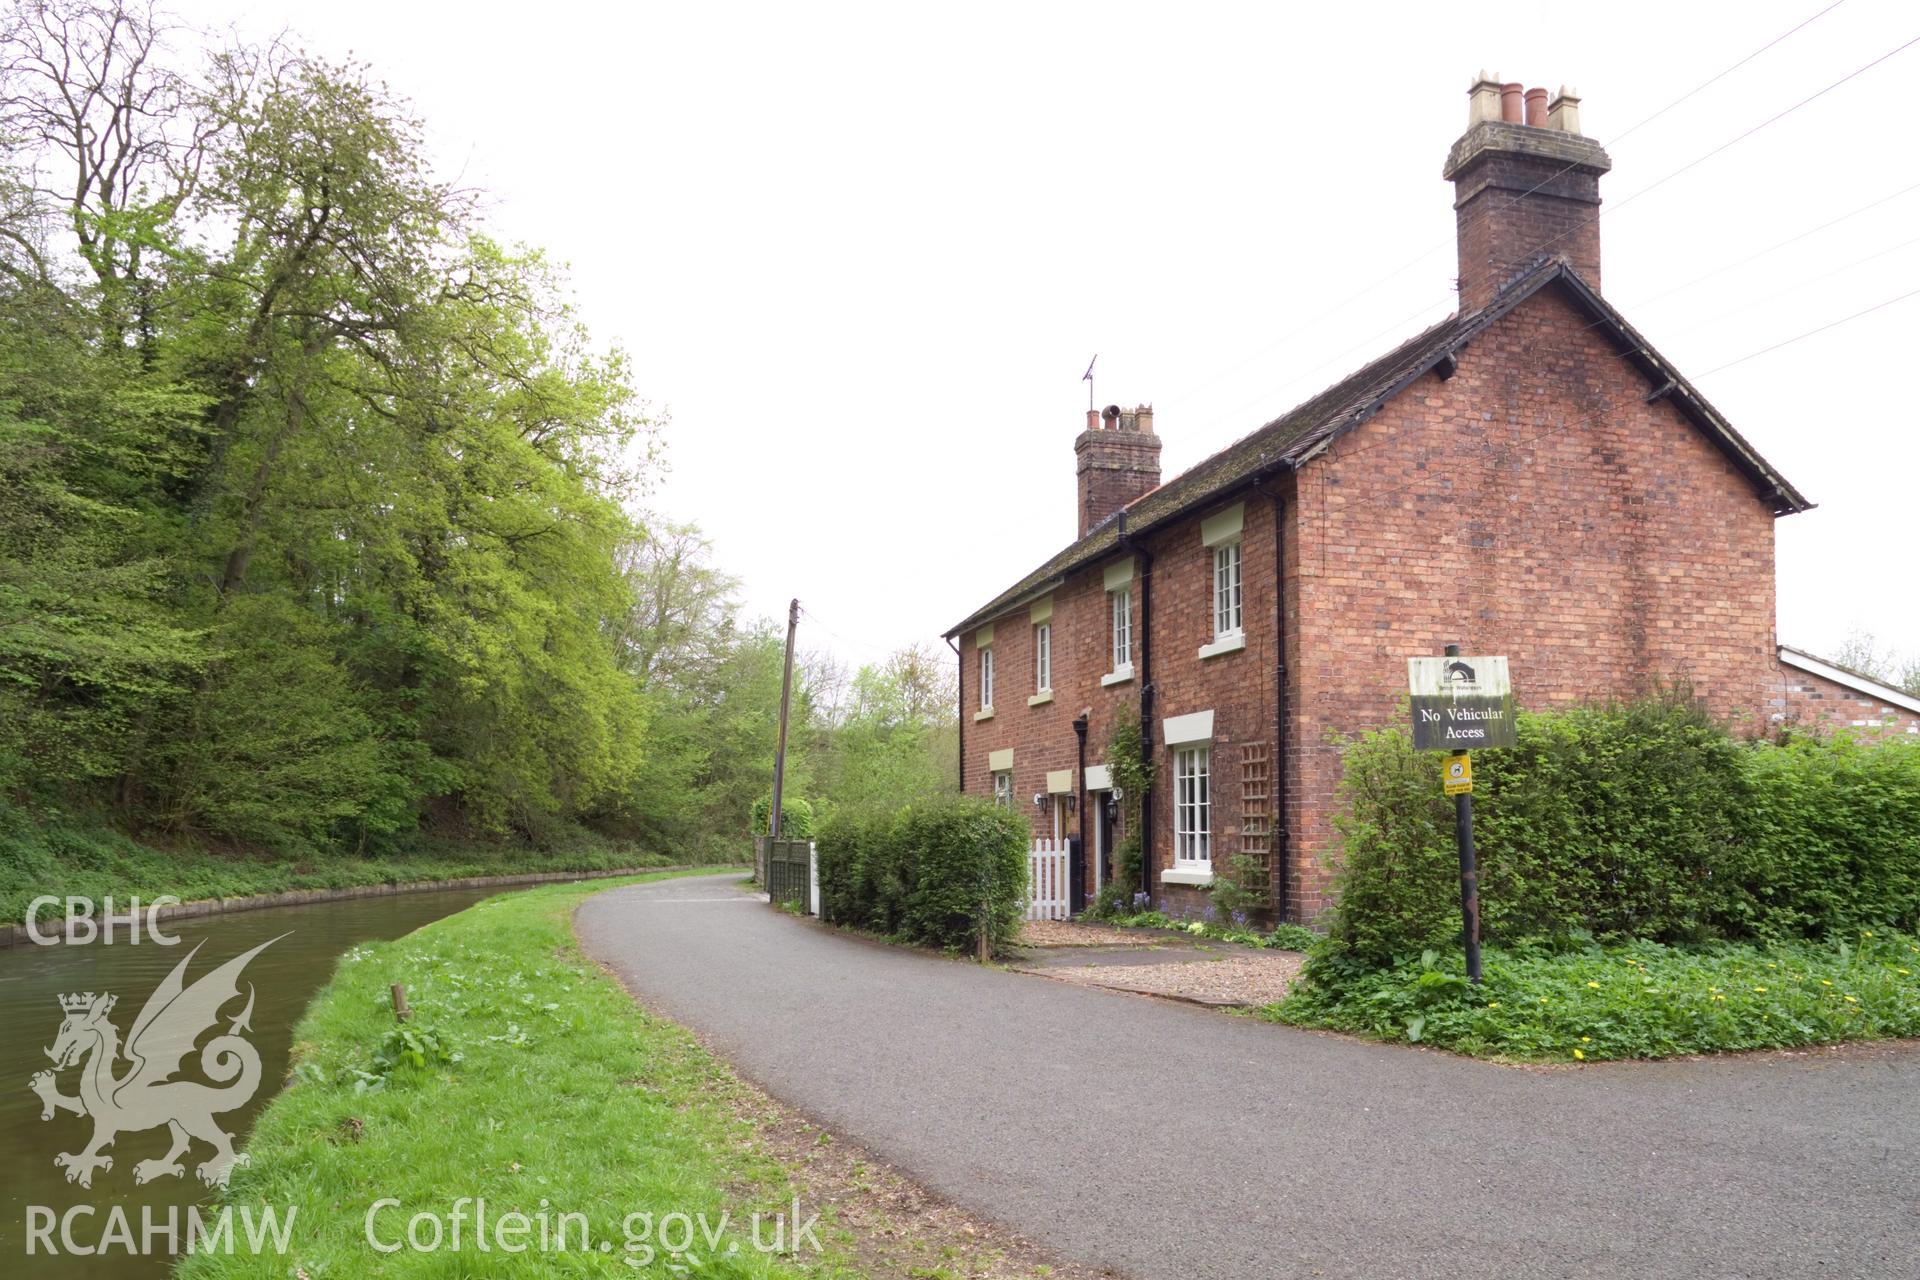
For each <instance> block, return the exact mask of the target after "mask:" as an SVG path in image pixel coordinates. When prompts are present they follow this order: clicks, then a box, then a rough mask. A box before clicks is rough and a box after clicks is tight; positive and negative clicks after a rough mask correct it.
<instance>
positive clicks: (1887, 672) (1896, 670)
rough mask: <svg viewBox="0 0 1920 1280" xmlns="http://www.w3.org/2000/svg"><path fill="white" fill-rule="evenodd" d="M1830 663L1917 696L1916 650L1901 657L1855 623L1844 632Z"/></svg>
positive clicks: (1919, 658) (1918, 666)
mask: <svg viewBox="0 0 1920 1280" xmlns="http://www.w3.org/2000/svg"><path fill="white" fill-rule="evenodd" d="M1833 663H1834V665H1835V666H1838V667H1845V668H1846V669H1847V670H1849V671H1852V672H1856V673H1858V674H1860V675H1863V676H1867V677H1868V678H1870V679H1874V680H1879V681H1882V682H1883V683H1886V684H1890V685H1893V686H1894V687H1895V688H1898V689H1904V690H1906V691H1907V692H1908V693H1911V694H1913V695H1914V696H1915V697H1920V654H1913V655H1910V656H1904V657H1903V656H1902V655H1901V653H1900V652H1899V651H1898V650H1896V649H1893V648H1883V647H1882V646H1881V644H1880V642H1879V641H1878V640H1877V639H1875V638H1874V635H1873V633H1872V632H1870V631H1862V630H1860V629H1859V628H1857V627H1856V628H1855V629H1854V630H1852V631H1850V632H1848V633H1847V638H1846V640H1845V642H1844V643H1842V644H1841V646H1840V649H1839V651H1838V652H1837V653H1835V654H1834V657H1833Z"/></svg>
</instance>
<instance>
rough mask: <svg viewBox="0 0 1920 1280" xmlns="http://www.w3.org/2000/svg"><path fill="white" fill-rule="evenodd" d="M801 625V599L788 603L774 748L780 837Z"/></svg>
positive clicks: (775, 833)
mask: <svg viewBox="0 0 1920 1280" xmlns="http://www.w3.org/2000/svg"><path fill="white" fill-rule="evenodd" d="M799 625H800V601H799V600H798V599H795V600H794V601H793V602H792V603H790V604H788V605H787V665H786V669H785V670H784V671H782V672H781V674H780V744H779V745H778V746H777V747H775V748H774V749H773V830H772V831H771V832H770V833H769V834H770V835H772V837H773V838H774V839H775V840H778V839H779V838H780V791H781V788H782V786H783V785H784V784H785V783H786V780H787V711H788V709H789V707H790V706H791V705H792V702H793V633H794V630H795V629H796V628H797V627H799Z"/></svg>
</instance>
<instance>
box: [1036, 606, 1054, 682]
mask: <svg viewBox="0 0 1920 1280" xmlns="http://www.w3.org/2000/svg"><path fill="white" fill-rule="evenodd" d="M1052 688H1053V624H1052V623H1051V622H1043V623H1041V624H1040V625H1039V626H1037V627H1035V628H1034V629H1033V689H1034V692H1035V693H1046V692H1048V691H1050V690H1051V689H1052Z"/></svg>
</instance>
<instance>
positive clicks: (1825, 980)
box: [1820, 978, 1833, 987]
mask: <svg viewBox="0 0 1920 1280" xmlns="http://www.w3.org/2000/svg"><path fill="white" fill-rule="evenodd" d="M1820 985H1821V986H1823V987H1830V986H1832V985H1833V979H1832V978H1822V979H1820Z"/></svg>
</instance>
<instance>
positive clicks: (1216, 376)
mask: <svg viewBox="0 0 1920 1280" xmlns="http://www.w3.org/2000/svg"><path fill="white" fill-rule="evenodd" d="M1844 3H1846V0H1834V3H1832V4H1829V5H1827V6H1826V7H1825V8H1824V9H1821V10H1819V11H1818V12H1816V13H1814V14H1813V15H1811V16H1810V17H1807V18H1804V19H1802V20H1801V21H1800V22H1798V23H1796V24H1795V25H1794V26H1792V27H1790V28H1788V29H1787V30H1785V31H1783V32H1781V33H1780V34H1779V35H1777V36H1775V37H1773V39H1771V40H1769V41H1767V42H1766V43H1765V44H1763V45H1761V46H1760V47H1759V48H1757V49H1755V50H1754V51H1753V52H1752V53H1749V54H1747V55H1746V56H1745V57H1743V58H1741V59H1740V60H1739V61H1737V62H1734V63H1732V64H1730V65H1728V66H1726V67H1724V68H1722V69H1721V70H1720V71H1718V72H1716V73H1714V74H1713V75H1712V76H1709V77H1708V78H1707V79H1705V80H1703V81H1701V82H1700V83H1699V84H1697V85H1695V86H1694V87H1693V88H1691V89H1689V90H1687V92H1685V93H1683V94H1681V95H1680V96H1679V97H1678V98H1675V99H1674V100H1673V101H1672V102H1669V103H1667V105H1666V106H1664V107H1661V108H1660V109H1659V110H1658V111H1655V112H1654V113H1653V114H1651V115H1649V116H1646V117H1644V118H1643V119H1641V120H1639V121H1638V122H1636V123H1635V124H1633V125H1632V126H1631V127H1629V128H1628V129H1626V130H1625V131H1624V132H1622V133H1620V134H1617V135H1616V136H1614V137H1612V138H1610V139H1608V140H1607V142H1606V143H1605V144H1603V145H1608V146H1611V145H1615V144H1617V143H1619V142H1620V141H1622V140H1624V139H1625V138H1627V137H1628V136H1629V135H1631V134H1633V133H1636V132H1638V131H1639V130H1640V129H1642V128H1644V127H1646V126H1647V125H1649V124H1652V123H1653V122H1654V121H1655V120H1658V119H1660V118H1661V117H1662V116H1664V115H1666V114H1667V113H1668V112H1669V111H1672V110H1673V109H1674V108H1675V107H1678V106H1680V105H1681V104H1682V103H1684V102H1686V101H1687V100H1688V99H1690V98H1692V97H1694V96H1695V95H1697V94H1699V93H1700V92H1701V91H1702V90H1705V89H1707V88H1709V87H1711V86H1712V85H1714V84H1716V83H1718V82H1719V81H1721V80H1723V79H1725V78H1726V77H1727V76H1729V75H1731V74H1733V73H1734V72H1735V71H1738V70H1739V69H1740V68H1741V67H1744V66H1746V65H1747V64H1748V63H1749V62H1752V61H1753V60H1754V59H1755V58H1758V57H1759V56H1760V55H1762V54H1764V53H1766V52H1767V51H1768V50H1770V49H1773V48H1774V47H1775V46H1777V45H1779V44H1781V43H1782V42H1783V41H1785V40H1787V39H1789V38H1790V37H1792V36H1794V35H1797V34H1799V33H1800V32H1801V31H1803V30H1805V29H1806V28H1807V27H1808V26H1811V25H1812V24H1813V23H1814V22H1817V21H1818V20H1819V19H1821V18H1824V17H1826V16H1827V15H1828V14H1829V13H1832V12H1833V11H1834V10H1835V9H1838V8H1839V7H1840V6H1841V5H1842V4H1844ZM1896 52H1897V51H1896ZM1863 69H1864V68H1863ZM1855 74H1858V73H1857V72H1856V73H1855ZM1831 87H1832V86H1829V88H1831ZM1822 92H1825V90H1823V91H1822ZM1769 123H1770V122H1769ZM1759 127H1761V128H1764V127H1765V125H1764V124H1763V125H1761V126H1759ZM1568 167H1569V168H1570V167H1571V166H1568ZM1566 171H1567V170H1566V169H1565V168H1563V169H1561V170H1560V173H1557V174H1555V175H1553V177H1559V176H1560V174H1564V173H1565V172H1566ZM1669 176H1672V175H1669ZM1552 180H1553V178H1552V177H1550V178H1548V179H1546V180H1545V181H1543V182H1541V183H1540V184H1538V185H1536V186H1535V187H1534V188H1533V190H1532V191H1529V192H1527V193H1525V195H1532V194H1533V193H1534V192H1537V191H1539V190H1540V188H1541V187H1543V186H1545V185H1546V183H1547V182H1551V181H1552ZM1663 181H1664V179H1663ZM1525 195H1522V196H1517V197H1515V198H1514V199H1513V200H1512V201H1510V202H1509V203H1508V205H1506V206H1504V208H1511V207H1512V205H1513V204H1517V203H1518V202H1519V201H1520V200H1522V199H1524V198H1525ZM1488 216H1490V215H1488ZM1453 243H1455V237H1454V236H1449V237H1447V238H1446V239H1444V240H1440V241H1437V242H1435V243H1434V244H1433V245H1432V246H1431V247H1429V248H1427V249H1424V250H1422V251H1421V252H1420V253H1419V254H1418V255H1417V256H1415V257H1413V258H1409V259H1408V260H1407V261H1406V262H1404V263H1402V264H1401V265H1399V266H1398V267H1395V268H1394V269H1393V270H1391V271H1389V272H1387V274H1385V275H1383V276H1381V277H1380V278H1379V279H1377V280H1375V281H1373V282H1372V283H1371V284H1368V285H1365V286H1363V287H1361V288H1360V289H1358V290H1356V291H1355V292H1353V293H1350V294H1347V295H1346V296H1344V297H1343V298H1341V299H1340V300H1339V301H1337V302H1335V303H1334V304H1333V305H1332V306H1330V307H1326V308H1323V309H1322V310H1320V311H1318V312H1316V313H1315V314H1314V315H1312V316H1311V317H1309V318H1308V319H1307V320H1306V321H1305V322H1303V323H1302V324H1300V325H1299V326H1298V327H1296V328H1294V329H1292V330H1289V331H1288V332H1286V333H1284V334H1282V335H1280V336H1279V337H1278V338H1275V339H1273V340H1272V341H1270V342H1268V343H1266V344H1265V345H1263V346H1261V347H1258V348H1256V349H1255V350H1253V351H1251V352H1249V353H1248V354H1247V355H1245V356H1243V357H1242V358H1241V359H1239V360H1237V361H1235V362H1234V363H1233V364H1231V365H1228V366H1226V367H1224V368H1222V369H1220V370H1219V371H1218V372H1216V373H1213V374H1210V375H1208V376H1207V377H1206V378H1204V379H1202V380H1201V381H1200V382H1197V383H1195V384H1193V385H1192V386H1190V387H1188V388H1187V389H1186V390H1185V391H1182V392H1181V393H1180V394H1179V395H1178V396H1176V397H1175V399H1184V398H1185V397H1187V396H1190V395H1192V394H1193V393H1194V392H1195V391H1198V390H1200V389H1202V388H1204V387H1209V386H1212V385H1213V384H1214V383H1216V382H1218V381H1220V379H1222V378H1224V377H1227V376H1229V375H1230V374H1234V373H1238V372H1239V371H1240V370H1241V369H1243V368H1245V367H1246V366H1247V365H1248V364H1251V363H1252V362H1253V361H1254V360H1256V359H1258V358H1259V357H1260V356H1263V355H1265V354H1266V353H1267V352H1269V351H1272V350H1273V349H1275V348H1276V347H1280V346H1284V345H1285V344H1287V343H1288V342H1291V341H1293V339H1295V338H1297V337H1299V336H1300V335H1301V334H1303V333H1306V332H1307V331H1309V330H1310V329H1312V328H1313V327H1314V326H1315V325H1317V324H1319V322H1320V321H1322V320H1324V319H1326V318H1327V317H1328V316H1330V315H1334V314H1336V313H1337V312H1340V311H1342V310H1345V309H1346V308H1347V307H1348V306H1349V305H1351V304H1352V303H1354V302H1357V301H1359V300H1360V299H1361V298H1364V297H1366V296H1368V295H1369V294H1371V293H1373V292H1374V291H1375V290H1376V289H1378V288H1380V287H1381V286H1382V285H1385V284H1388V283H1390V282H1391V281H1393V280H1397V279H1398V278H1399V277H1401V276H1402V275H1405V274H1406V273H1407V272H1408V271H1411V270H1412V269H1413V268H1414V267H1416V266H1418V265H1420V264H1421V263H1422V262H1425V261H1426V260H1427V259H1428V258H1430V257H1432V256H1433V255H1434V254H1435V253H1438V252H1439V251H1440V250H1442V249H1444V248H1446V247H1447V246H1448V245H1450V244H1453ZM1423 309H1424V308H1423ZM1289 385H1290V384H1289Z"/></svg>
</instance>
